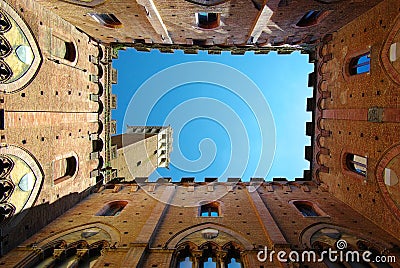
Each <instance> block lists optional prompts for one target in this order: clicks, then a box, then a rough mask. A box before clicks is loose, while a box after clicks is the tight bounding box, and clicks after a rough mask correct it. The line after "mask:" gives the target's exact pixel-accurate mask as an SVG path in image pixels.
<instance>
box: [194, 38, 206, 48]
mask: <svg viewBox="0 0 400 268" xmlns="http://www.w3.org/2000/svg"><path fill="white" fill-rule="evenodd" d="M206 44H207V40H206V39H193V45H194V46H205V45H206Z"/></svg>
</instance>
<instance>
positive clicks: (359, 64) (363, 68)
mask: <svg viewBox="0 0 400 268" xmlns="http://www.w3.org/2000/svg"><path fill="white" fill-rule="evenodd" d="M369 70H370V53H369V52H367V53H364V54H361V55H358V56H357V57H354V58H352V59H351V60H350V64H349V73H350V75H356V74H362V73H368V72H369Z"/></svg>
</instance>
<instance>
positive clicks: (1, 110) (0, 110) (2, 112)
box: [0, 109, 5, 130]
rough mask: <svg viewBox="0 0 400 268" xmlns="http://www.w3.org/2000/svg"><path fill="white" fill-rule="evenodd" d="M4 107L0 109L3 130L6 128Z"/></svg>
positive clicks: (0, 121)
mask: <svg viewBox="0 0 400 268" xmlns="http://www.w3.org/2000/svg"><path fill="white" fill-rule="evenodd" d="M4 119H5V118H4V109H0V129H1V130H4V125H5V122H4Z"/></svg>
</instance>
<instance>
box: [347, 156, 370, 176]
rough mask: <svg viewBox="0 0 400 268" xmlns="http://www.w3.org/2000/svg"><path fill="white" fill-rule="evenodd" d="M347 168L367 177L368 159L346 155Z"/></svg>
mask: <svg viewBox="0 0 400 268" xmlns="http://www.w3.org/2000/svg"><path fill="white" fill-rule="evenodd" d="M346 167H347V169H349V170H350V171H353V172H355V173H357V174H360V175H362V176H366V175H367V158H366V157H364V156H360V155H356V154H346Z"/></svg>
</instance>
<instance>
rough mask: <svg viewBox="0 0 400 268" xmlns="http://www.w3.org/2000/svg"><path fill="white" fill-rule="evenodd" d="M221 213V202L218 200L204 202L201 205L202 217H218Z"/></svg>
mask: <svg viewBox="0 0 400 268" xmlns="http://www.w3.org/2000/svg"><path fill="white" fill-rule="evenodd" d="M219 214H220V213H219V204H218V203H217V202H212V203H208V204H204V205H201V207H200V216H201V217H218V216H219Z"/></svg>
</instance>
